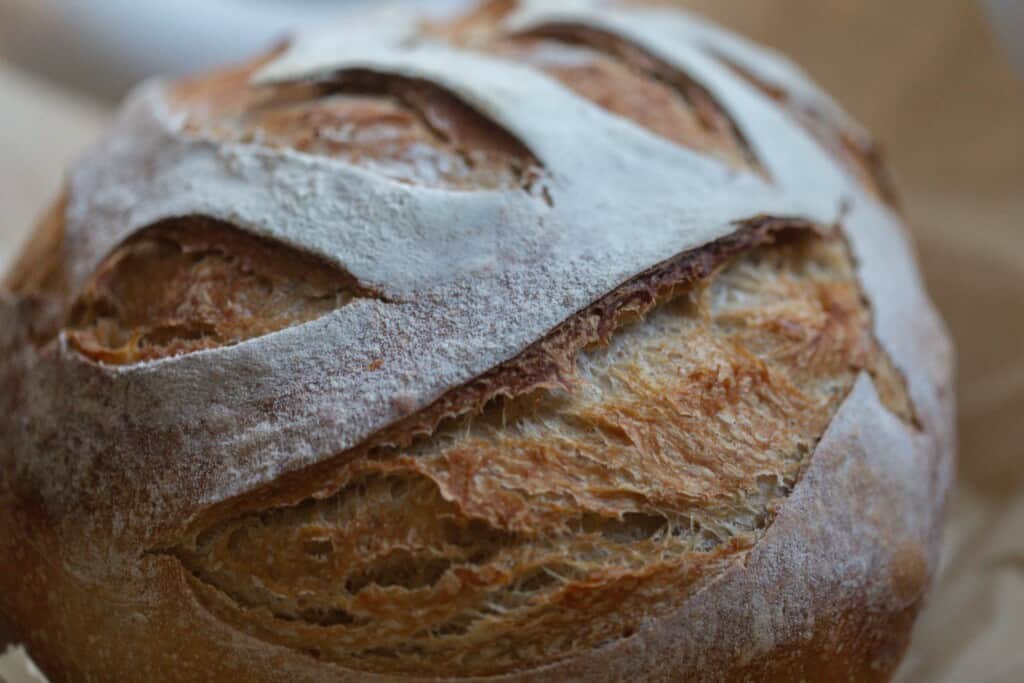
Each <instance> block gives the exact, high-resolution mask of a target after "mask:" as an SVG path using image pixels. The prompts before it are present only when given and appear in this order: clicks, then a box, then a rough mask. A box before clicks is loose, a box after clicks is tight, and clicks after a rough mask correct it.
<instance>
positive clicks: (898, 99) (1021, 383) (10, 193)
mask: <svg viewBox="0 0 1024 683" xmlns="http://www.w3.org/2000/svg"><path fill="white" fill-rule="evenodd" d="M684 4H687V5H690V6H694V7H697V8H699V9H701V10H702V11H705V12H706V13H707V14H709V15H711V16H713V17H716V18H718V19H720V20H721V21H723V22H724V23H726V24H728V25H731V26H733V27H736V28H738V29H740V30H741V31H743V32H744V33H747V34H748V35H751V36H753V37H755V38H757V39H759V40H761V41H763V42H766V43H768V44H771V45H773V46H775V47H778V48H780V49H781V50H783V51H785V52H787V53H789V54H790V55H791V56H793V57H794V58H795V59H796V60H797V61H799V62H800V63H801V64H802V65H803V66H804V67H805V68H806V69H807V70H808V71H810V72H811V73H812V75H814V76H815V77H816V78H817V79H818V80H819V81H820V82H821V83H822V84H823V85H824V86H825V87H826V88H827V89H828V90H830V91H831V92H833V93H834V94H835V95H836V96H837V98H838V99H839V100H840V101H841V102H843V103H844V104H845V105H846V107H847V108H848V109H849V110H850V111H851V113H853V114H854V115H855V116H856V117H857V118H859V119H860V120H861V121H862V122H863V123H864V124H865V125H866V126H867V127H868V128H870V129H871V130H873V131H875V133H877V134H878V136H879V137H880V138H881V139H882V141H883V143H884V144H885V148H886V150H887V151H888V154H889V158H890V160H891V162H892V166H893V167H894V170H895V174H896V177H897V182H898V184H899V186H900V187H901V189H902V190H903V196H904V203H905V208H906V210H907V213H908V217H909V222H910V224H911V228H912V230H913V232H914V233H915V236H916V239H917V243H918V247H919V251H920V254H921V258H922V263H923V266H924V270H925V275H926V277H927V279H928V283H929V287H930V289H931V291H932V293H933V295H934V297H935V299H936V300H937V302H938V304H939V306H940V308H941V309H942V311H943V313H944V315H945V317H946V320H947V321H948V322H949V325H950V328H951V330H952V332H953V335H954V337H955V338H956V342H957V345H958V349H959V366H960V381H959V392H958V393H959V399H960V421H959V428H960V433H961V456H960V467H959V470H960V482H959V486H958V489H957V491H956V493H955V495H954V497H953V500H952V502H951V505H950V511H949V525H948V527H949V528H948V532H947V543H946V561H945V563H944V567H943V571H942V576H941V578H940V580H939V583H938V586H937V588H936V590H935V591H934V593H933V595H932V597H931V601H930V604H929V605H928V607H927V609H926V611H925V613H924V614H923V616H922V619H921V621H920V623H919V625H918V627H917V630H916V632H915V640H914V644H913V646H912V648H911V652H910V654H909V655H908V658H907V661H906V662H905V665H904V667H903V672H902V675H901V677H902V679H904V680H906V681H929V682H930V681H948V682H950V683H953V682H961V681H970V682H971V683H980V682H983V681H991V682H993V683H995V682H1001V681H1006V682H1007V683H1009V682H1011V681H1021V680H1024V80H1022V78H1021V77H1019V76H1017V75H1016V74H1015V73H1014V72H1013V70H1012V68H1011V67H1010V64H1009V61H1008V60H1007V59H1006V55H1005V54H1003V53H1002V51H1001V50H1000V49H999V48H998V46H997V45H996V44H995V42H994V40H993V39H992V37H991V35H990V33H989V29H988V28H987V27H986V25H985V22H984V17H983V12H982V9H981V7H980V5H978V4H975V3H973V2H970V1H969V0H895V1H892V2H889V1H885V0H870V1H869V0H730V1H729V2H722V1H721V0H685V2H684ZM0 103H2V104H0V209H2V213H0V268H2V267H3V265H4V264H5V263H6V262H8V260H9V258H10V255H11V253H12V252H13V250H14V247H15V244H16V243H18V242H19V241H20V240H22V239H23V236H24V235H25V234H26V230H27V228H28V226H29V225H30V223H31V220H32V217H33V216H34V215H35V214H36V213H37V212H38V211H39V209H40V208H41V207H42V206H43V204H44V203H45V201H46V200H47V198H48V197H50V196H52V195H53V193H54V192H55V189H56V187H57V186H58V184H59V183H60V179H61V173H62V169H63V168H64V167H65V165H66V164H67V163H68V161H69V160H71V159H73V158H74V157H75V156H76V155H77V154H79V153H80V152H81V150H82V149H83V148H84V147H85V146H86V145H87V144H88V142H89V141H90V140H91V139H93V138H94V137H95V135H96V134H97V131H98V130H99V129H100V127H101V125H102V122H103V121H104V120H105V119H106V118H107V117H108V116H109V112H108V110H107V109H106V107H105V106H104V105H101V104H98V103H95V102H89V101H85V100H83V99H81V98H79V97H74V96H71V95H69V94H67V93H64V92H60V91H57V90H55V89H53V88H51V87H48V86H44V85H41V84H40V83H39V82H37V81H34V80H32V79H30V78H27V77H25V76H23V75H20V74H18V73H16V72H14V71H13V70H12V69H10V68H9V67H5V66H4V65H3V64H2V63H0ZM5 666H10V662H9V661H8V662H7V663H3V662H0V676H3V675H5V674H6V675H7V676H8V677H11V678H13V674H12V673H10V670H5V669H4V667H5Z"/></svg>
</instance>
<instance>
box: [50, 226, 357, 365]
mask: <svg viewBox="0 0 1024 683" xmlns="http://www.w3.org/2000/svg"><path fill="white" fill-rule="evenodd" d="M367 296H375V294H374V293H373V292H370V291H368V290H366V289H364V288H362V287H360V286H359V285H358V284H357V283H356V282H355V281H354V280H353V279H352V278H351V276H348V275H347V274H346V273H344V272H342V271H340V270H338V269H337V268H335V267H333V266H329V265H327V264H324V263H321V262H319V261H317V260H316V259H313V258H310V257H309V256H307V255H305V254H302V253H299V252H295V251H291V250H288V249H286V248H284V247H282V246H280V245H274V244H271V243H269V242H266V241H264V240H260V239H258V238H255V237H250V236H248V235H247V234H246V233H243V232H241V231H239V230H238V229H236V228H232V227H231V226H229V225H227V224H223V223H219V222H217V221H212V220H209V219H202V218H185V219H180V220H175V221H168V222H166V223H163V224H159V225H155V226H152V227H150V228H147V229H145V230H142V231H140V232H139V233H138V234H137V235H135V236H134V237H132V238H131V239H130V240H129V241H128V242H126V243H125V244H123V245H121V246H120V247H118V248H117V249H116V250H115V251H114V253H113V254H111V255H110V256H109V257H107V259H105V260H104V262H103V263H102V264H101V265H100V267H99V268H98V269H97V271H96V272H95V273H94V274H93V276H92V278H91V280H90V281H89V283H88V284H87V285H86V287H85V289H84V290H83V291H82V292H81V293H80V294H79V296H78V299H77V301H76V302H75V305H74V306H73V307H72V309H71V312H70V315H69V317H68V322H67V327H66V328H65V330H66V332H67V336H68V341H69V342H70V343H71V345H72V346H73V347H74V348H76V349H77V350H78V351H80V352H81V353H84V354H85V355H87V356H89V357H90V358H92V359H94V360H97V361H100V362H103V363H111V364H127V363H137V362H140V361H144V360H153V359H156V358H164V357H167V356H174V355H178V354H182V353H190V352H193V351H199V350H202V349H211V348H216V347H219V346H224V345H227V344H234V343H238V342H240V341H244V340H246V339H251V338H253V337H258V336H260V335H264V334H269V333H271V332H275V331H277V330H280V329H283V328H285V327H289V326H292V325H299V324H301V323H304V322H307V321H309V320H313V319H316V318H319V317H320V316H322V315H325V314H326V313H328V312H330V311H333V310H335V309H337V308H340V307H341V306H344V305H345V304H347V303H348V302H349V301H351V300H352V299H353V298H354V297H367Z"/></svg>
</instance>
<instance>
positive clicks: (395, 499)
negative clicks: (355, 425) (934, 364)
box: [172, 234, 883, 675]
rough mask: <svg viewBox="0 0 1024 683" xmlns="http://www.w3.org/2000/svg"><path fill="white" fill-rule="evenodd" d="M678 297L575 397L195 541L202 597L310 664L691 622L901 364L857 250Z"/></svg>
mask: <svg viewBox="0 0 1024 683" xmlns="http://www.w3.org/2000/svg"><path fill="white" fill-rule="evenodd" d="M663 294H664V295H665V296H663V298H662V299H661V300H660V303H659V304H658V305H657V306H656V307H655V308H654V309H653V310H652V311H650V313H649V314H648V315H647V316H646V317H645V318H644V319H642V320H641V319H634V320H633V321H631V322H625V321H622V320H620V327H619V328H618V329H617V330H616V331H615V333H614V334H612V335H610V338H609V339H608V343H607V344H595V345H592V346H590V347H588V348H587V349H585V350H583V351H582V352H580V353H579V354H578V357H576V358H575V362H576V363H575V375H574V378H573V380H572V382H571V384H569V385H567V386H566V388H565V389H545V390H538V391H534V392H532V393H529V394H527V395H523V396H520V397H518V398H515V399H496V400H493V401H491V402H490V403H488V404H487V405H486V406H484V408H483V410H482V411H481V412H479V413H478V414H474V415H468V416H463V417H460V418H456V419H452V420H449V421H448V422H446V423H444V424H443V425H442V426H441V427H440V428H439V429H438V430H436V431H435V432H434V433H433V434H432V435H431V436H430V437H429V438H426V439H423V440H420V441H418V442H416V443H414V444H412V445H409V446H407V447H399V446H394V447H378V448H376V449H375V450H373V451H371V452H368V453H364V454H363V455H362V456H360V457H358V458H356V459H348V460H346V461H342V462H340V463H338V464H336V465H335V470H334V471H333V472H332V473H331V475H330V477H329V478H326V479H328V481H333V484H329V485H328V486H327V487H326V488H324V489H322V492H321V493H319V494H317V495H316V496H313V497H310V498H308V499H307V500H305V501H304V502H302V503H300V504H298V505H294V506H283V507H275V506H270V507H265V508H263V509H262V510H257V511H253V512H249V513H242V514H238V515H235V516H232V517H229V518H227V520H226V521H221V522H219V523H213V524H212V525H211V526H209V527H208V528H206V529H205V530H203V531H201V532H199V533H197V534H196V535H194V536H193V537H191V538H189V539H188V540H187V541H186V542H183V543H182V544H181V545H180V546H178V547H177V548H175V549H174V550H173V551H172V552H173V554H174V555H175V556H176V557H177V558H178V559H179V560H180V561H181V562H182V563H183V565H184V566H185V567H186V568H187V569H188V570H189V572H190V575H191V577H192V583H193V586H194V588H195V589H196V592H197V595H198V596H199V597H200V599H201V600H202V601H203V602H204V604H206V605H207V607H208V608H209V609H210V610H211V611H212V612H213V613H215V614H217V615H218V616H219V617H220V618H222V619H224V620H226V621H228V622H230V623H232V624H234V625H235V626H236V627H238V628H240V629H242V630H245V631H247V632H250V633H253V634H255V635H257V636H258V637H261V638H265V639H268V640H270V641H273V642H277V643H281V644H284V645H287V646H289V647H292V648H295V649H298V650H301V651H304V652H307V653H309V654H310V655H311V656H316V657H319V658H323V659H325V660H329V661H334V662H338V663H341V664H343V665H345V666H348V667H353V668H356V669H358V670H365V671H378V672H386V673H418V674H437V675H442V674H445V673H448V672H450V671H452V670H458V671H460V672H464V673H465V674H466V675H488V674H496V673H501V672H507V671H513V670H520V669H524V668H529V667H536V666H539V665H542V664H544V663H547V662H552V661H555V660H558V659H561V658H564V657H567V656H570V655H572V654H573V653H575V652H579V651H583V650H586V649H588V648H591V647H594V646H595V645H598V644H600V643H602V642H606V641H609V640H613V639H618V638H623V637H628V636H629V635H630V634H631V633H632V632H633V631H634V630H635V629H636V628H637V627H638V626H639V625H640V623H641V622H642V621H643V620H644V619H647V618H651V617H654V616H658V615H662V614H665V613H667V612H669V611H671V610H673V609H675V608H676V607H678V606H679V605H680V604H681V602H682V601H684V600H685V599H686V597H687V596H688V595H689V594H691V593H692V591H693V590H695V589H697V588H698V587H699V586H701V585H702V584H703V582H705V581H707V580H709V579H710V578H712V577H714V576H715V575H716V574H717V573H718V572H719V571H720V570H721V569H722V568H723V566H725V565H726V564H727V563H729V562H731V561H733V560H734V559H735V558H736V557H738V556H739V555H740V554H742V553H743V552H744V551H746V550H747V549H749V548H750V547H751V546H752V545H753V544H754V543H756V542H757V540H758V538H760V536H761V534H762V533H763V530H764V529H765V528H766V526H767V525H768V524H769V523H770V522H771V519H772V517H773V515H774V512H775V510H776V508H777V506H778V505H779V503H780V502H781V501H782V500H783V499H784V498H785V497H786V496H787V495H788V493H789V492H790V491H791V490H792V487H793V486H794V485H795V483H796V482H797V481H798V479H799V477H800V475H801V472H802V471H803V469H804V467H805V466H806V463H807V458H808V457H809V455H810V454H811V453H812V452H813V450H814V447H815V444H816V443H817V441H818V439H819V438H820V436H821V434H822V433H823V432H824V430H825V428H826V427H827V425H828V423H829V421H830V420H831V417H832V415H833V414H834V413H835V411H836V409H837V408H838V406H839V405H840V403H841V402H842V401H843V399H844V398H845V396H846V395H847V393H848V392H849V390H850V388H851V387H852V386H853V382H854V380H855V378H856V376H857V374H858V373H859V372H860V371H862V370H866V371H869V372H870V371H872V370H873V368H875V367H876V366H877V365H878V362H879V358H881V357H882V356H883V354H881V352H880V350H879V349H878V347H877V345H876V343H875V342H874V339H873V336H872V333H871V315H870V311H869V310H868V309H867V307H866V306H865V304H864V302H863V300H862V297H861V294H860V290H859V288H858V286H857V282H856V278H855V274H854V269H853V265H852V263H851V261H850V258H849V255H848V252H847V249H846V245H845V243H844V242H842V240H841V239H840V238H839V237H836V236H832V237H825V238H823V237H818V236H814V237H812V236H808V235H807V234H804V235H803V236H802V237H795V238H794V237H790V238H788V239H785V240H784V241H783V242H781V243H779V244H777V245H775V246H765V247H760V248H756V249H753V250H750V251H748V252H746V253H745V254H740V255H737V256H734V257H732V258H731V259H729V260H728V261H727V262H726V263H724V264H723V266H722V267H721V268H720V270H719V271H718V272H717V273H716V274H714V275H713V276H712V277H709V278H706V279H704V280H703V281H700V282H698V283H695V284H693V285H692V286H691V287H689V288H687V289H685V290H681V291H680V290H675V291H674V292H673V291H672V290H669V291H668V292H663ZM320 483H321V484H322V483H323V482H322V480H321V482H320ZM221 519H224V517H221Z"/></svg>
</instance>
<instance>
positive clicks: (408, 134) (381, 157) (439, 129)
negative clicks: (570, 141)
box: [172, 67, 540, 190]
mask: <svg viewBox="0 0 1024 683" xmlns="http://www.w3.org/2000/svg"><path fill="white" fill-rule="evenodd" d="M255 70H256V67H251V68H248V69H244V68H243V69H239V70H235V71H231V72H227V73H224V74H218V75H214V76H210V77H207V78H205V79H202V80H198V81H189V82H186V83H185V84H183V85H180V86H178V87H177V88H176V89H175V91H174V92H173V93H172V98H174V99H175V101H176V102H177V103H178V104H179V105H181V106H184V107H185V109H186V110H187V111H188V112H189V115H190V118H189V121H188V124H187V127H188V129H189V130H190V131H191V133H192V134H194V135H198V136H202V137H207V138H211V139H214V140H218V141H221V142H240V143H252V144H259V145H265V146H268V147H273V148H288V149H294V150H297V151H299V152H303V153H306V154H315V155H320V156H327V157H332V158H335V159H343V160H345V161H348V162H350V163H352V164H355V165H357V166H361V167H363V168H366V169H368V170H371V171H374V172H376V173H379V174H381V175H383V176H386V177H388V178H391V179H393V180H396V181H398V182H403V183H409V184H415V185H423V186H428V187H442V188H448V189H457V190H474V189H494V188H509V189H511V188H518V189H526V190H530V189H531V188H532V186H533V183H534V181H535V180H536V179H537V177H538V176H539V173H540V163H539V162H538V161H537V160H536V159H535V158H534V156H533V154H532V153H531V152H530V151H529V150H528V149H526V147H525V146H523V144H522V143H520V142H519V141H518V140H516V139H515V138H514V137H513V136H512V135H510V134H509V133H508V132H507V131H505V130H504V129H502V128H501V127H500V126H498V125H497V124H495V123H493V122H491V121H489V120H487V119H486V118H485V117H483V116H481V115H480V114H478V113H477V112H476V111H475V110H473V109H472V108H471V107H469V106H467V105H466V104H464V103H463V102H462V101H460V100H459V99H458V98H456V97H455V96H453V95H451V94H449V93H448V92H446V91H445V90H443V89H442V88H440V87H438V86H436V85H433V84H431V83H428V82H426V81H420V80H415V79H408V78H402V77H399V76H390V75H384V74H376V73H371V72H366V71H346V72H343V73H340V74H337V75H336V76H334V77H332V78H330V79H329V80H324V81H318V82H315V83H308V82H307V83H296V84H284V85H274V86H252V85H250V84H249V79H250V78H251V76H252V74H253V73H254V72H255Z"/></svg>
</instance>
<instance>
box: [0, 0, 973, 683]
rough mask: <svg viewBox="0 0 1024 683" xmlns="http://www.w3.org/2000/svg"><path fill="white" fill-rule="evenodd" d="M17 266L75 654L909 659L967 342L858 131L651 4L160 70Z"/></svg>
mask: <svg viewBox="0 0 1024 683" xmlns="http://www.w3.org/2000/svg"><path fill="white" fill-rule="evenodd" d="M2 297H3V298H2V303H0V352H2V361H0V383H2V386H3V389H4V391H3V393H2V395H0V434H2V436H3V439H2V445H0V614H2V615H3V616H4V617H6V619H7V621H9V622H10V623H11V624H12V625H13V630H14V634H15V636H16V637H17V639H18V640H19V641H21V642H24V643H26V644H27V646H28V648H29V651H30V652H31V654H32V655H33V656H34V657H35V659H36V660H37V661H38V663H39V664H40V666H41V667H42V669H43V670H45V671H46V672H47V674H48V675H49V676H50V677H51V678H52V680H54V681H109V680H118V681H136V680H137V681H194V680H211V681H237V680H245V681H328V680H330V681H387V680H404V681H408V680H482V679H486V680H493V681H565V680H580V681H599V680H608V681H612V680H650V681H679V680H885V679H887V678H888V676H889V675H890V674H891V672H892V671H893V670H894V668H895V666H896V665H897V663H898V662H899V659H900V656H901V654H902V652H903V650H904V648H905V646H906V644H907V642H908V638H909V634H910V628H911V625H912V622H913V619H914V615H915V614H916V612H917V610H918V608H919V606H920V604H921V601H922V599H923V596H924V594H925V590H926V588H927V585H928V583H929V579H930V577H931V576H932V574H933V572H934V570H935V567H936V562H937V557H938V538H939V525H940V518H941V509H942V505H943V501H944V498H945V495H946V491H947V489H948V486H949V482H950V476H951V461H952V458H953V415H952V402H953V401H952V394H951V365H952V361H951V356H952V354H951V350H950V346H949V343H948V341H947V337H946V334H945V331H944V328H943V326H942V324H941V321H940V320H939V319H938V317H937V316H936V314H935V312H934V310H933V308H932V305H931V303H930V302H929V300H928V298H927V295H926V294H925V292H924V291H923V289H922V285H921V282H920V278H919V275H918V273H917V269H916V266H915V263H914V257H913V253H912V249H911V247H910V245H909V242H908V237H907V234H906V232H905V230H904V228H903V225H902V221H901V218H900V215H899V211H898V208H897V207H896V205H895V196H894V192H893V190H892V187H891V183H890V182H889V180H888V178H887V177H886V175H885V172H884V168H883V166H882V164H881V161H880V159H879V155H878V153H877V150H876V149H875V148H874V146H873V144H872V142H871V141H870V139H869V138H868V136H867V135H866V134H865V133H864V132H863V131H862V130H861V129H860V128H859V127H858V126H857V125H856V123H854V122H853V121H851V120H850V119H849V118H848V117H847V116H846V115H844V114H843V113H842V112H841V110H840V109H839V108H838V107H837V106H836V105H835V104H834V103H833V102H832V101H831V100H830V99H829V98H828V97H827V96H826V95H824V94H823V93H822V92H820V91H819V90H818V89H817V88H816V87H815V86H814V85H813V84H812V83H810V82H809V81H808V80H807V79H806V77H805V76H803V75H802V73H801V72H799V71H798V70H797V69H796V68H794V67H793V66H791V65H790V64H789V63H787V62H786V61H785V60H783V59H782V58H780V57H779V56H777V55H776V54H774V53H771V52H768V51H766V50H763V49H760V48H757V47H755V46H752V45H750V44H748V43H747V42H746V41H744V40H743V39H741V38H739V37H737V36H734V35H731V34H729V33H727V32H725V31H723V30H721V29H719V28H717V27H715V26H713V25H710V24H707V23H705V22H703V21H702V20H700V19H699V18H697V17H695V16H691V15H688V14H685V13H683V12H681V11H679V10H677V9H673V8H672V7H671V6H670V5H669V4H666V3H660V4H658V3H655V4H653V5H652V4H650V3H648V4H646V5H644V4H642V3H634V2H630V3H624V2H597V1H594V2H580V1H570V0H563V1H560V2H540V1H537V2H530V1H528V0H520V1H519V2H514V1H512V0H497V1H494V2H489V3H485V4H483V5H481V6H477V7H474V8H471V9H469V10H467V11H466V12H465V13H462V14H460V15H458V16H453V17H451V18H449V19H446V20H438V19H433V20H430V21H427V20H425V19H423V18H421V17H418V16H417V15H416V13H415V12H414V11H411V10H407V9H401V8H397V9H396V8H386V9H384V10H381V11H378V12H375V13H372V14H369V15H366V16H364V17H361V18H353V19H350V20H349V21H347V22H345V23H344V24H343V25H341V26H339V27H338V28H336V29H332V30H324V31H321V32H315V33H310V34H304V35H299V36H296V37H295V38H294V39H292V40H291V41H289V42H288V43H287V44H286V45H283V46H281V47H280V48H278V49H276V50H274V51H272V52H271V53H269V54H268V55H266V56H264V57H262V58H260V59H257V60H254V61H253V62H251V63H249V64H245V65H242V66H240V67H237V68H234V69H230V70H226V71H222V72H218V73H214V74H208V75H203V76H198V77H196V78H192V79H187V80H184V81H179V82H164V81H157V82H152V83H148V84H145V85H143V86H141V87H140V88H139V89H138V90H137V91H136V92H135V93H134V94H133V95H132V96H131V97H130V98H129V100H128V102H127V103H126V104H125V105H124V108H123V109H122V111H121V114H120V116H119V117H118V119H117V121H116V122H115V124H114V125H113V127H112V128H111V130H110V131H109V133H108V134H107V135H106V137H105V138H104V139H103V140H102V141H101V142H100V143H99V144H98V145H97V146H96V147H95V149H94V150H93V151H92V152H91V153H90V154H89V155H88V156H87V157H86V158H85V159H83V160H82V161H81V162H80V163H79V164H77V165H76V167H75V168H74V169H72V172H71V174H70V176H69V179H68V183H67V188H66V191H65V193H64V195H63V196H62V198H61V199H60V200H59V201H58V202H57V203H55V205H54V207H53V209H52V210H51V211H50V213H49V214H48V215H47V216H45V217H44V218H43V220H42V221H41V224H40V226H39V228H38V231H37V234H36V235H35V237H34V239H33V241H32V242H31V243H30V244H29V246H28V247H27V251H26V252H25V254H24V256H23V258H22V259H21V260H20V261H19V262H18V263H17V264H16V265H15V267H14V269H13V270H12V272H11V273H10V274H9V275H8V277H7V279H6V281H5V291H4V293H3V295H2Z"/></svg>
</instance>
